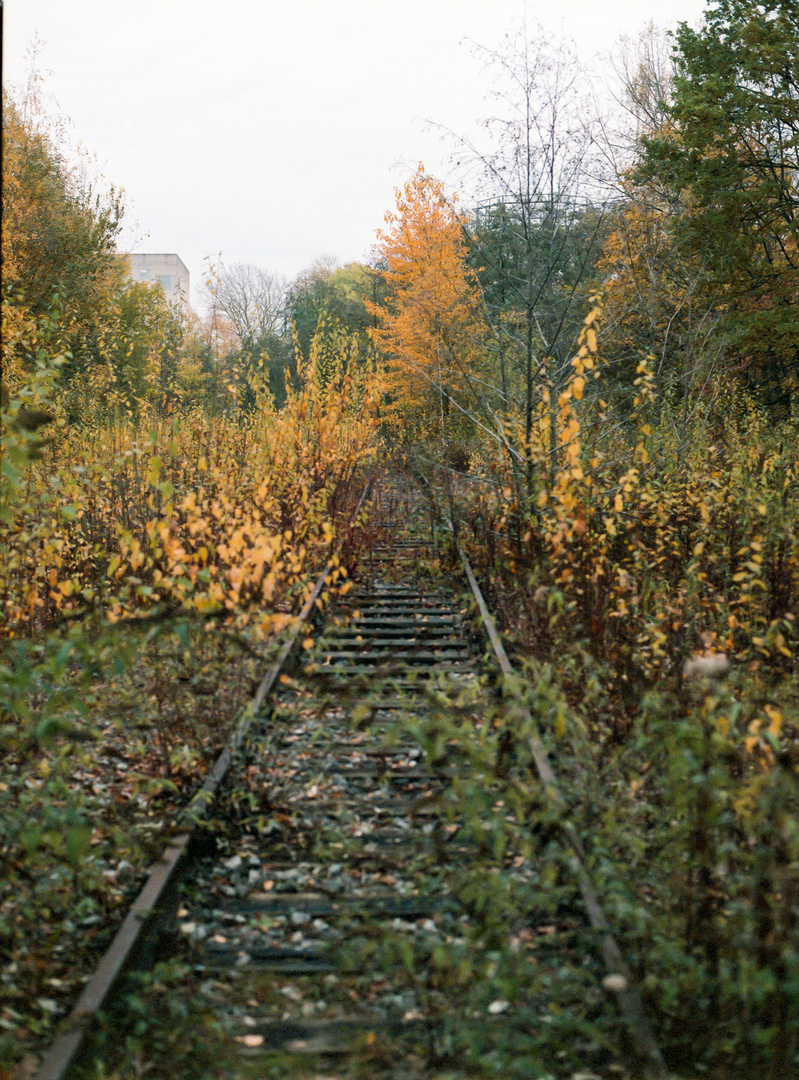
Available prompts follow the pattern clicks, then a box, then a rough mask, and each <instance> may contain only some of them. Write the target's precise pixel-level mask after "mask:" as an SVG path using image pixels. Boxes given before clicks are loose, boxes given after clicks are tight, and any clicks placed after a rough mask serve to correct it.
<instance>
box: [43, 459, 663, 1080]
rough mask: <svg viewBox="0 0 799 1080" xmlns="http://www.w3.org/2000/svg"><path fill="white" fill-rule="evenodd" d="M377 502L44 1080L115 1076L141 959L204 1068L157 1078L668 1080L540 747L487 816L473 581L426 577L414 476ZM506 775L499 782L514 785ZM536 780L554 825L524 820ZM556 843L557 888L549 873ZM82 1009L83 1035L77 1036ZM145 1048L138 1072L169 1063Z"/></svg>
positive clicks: (484, 681)
mask: <svg viewBox="0 0 799 1080" xmlns="http://www.w3.org/2000/svg"><path fill="white" fill-rule="evenodd" d="M375 500H376V512H375V515H374V517H375V521H376V523H377V525H378V526H379V527H378V528H377V533H378V536H379V537H380V540H379V542H377V543H376V544H375V545H373V547H372V549H371V550H370V551H369V553H368V555H367V556H366V557H365V559H364V561H363V562H362V564H361V567H360V570H359V575H358V583H357V586H356V588H355V589H354V590H353V591H352V592H351V593H349V594H348V595H347V597H346V598H345V599H344V601H342V602H340V603H339V604H338V605H337V606H336V607H335V609H334V610H333V611H332V612H331V613H330V615H329V617H328V618H327V620H326V621H325V623H324V624H323V625H322V626H321V627H319V628H318V629H317V630H315V631H306V637H305V641H304V644H305V646H306V647H305V648H303V649H302V650H301V659H300V661H299V663H298V664H296V665H295V667H294V669H293V670H292V671H291V672H290V673H286V672H285V671H283V670H278V669H277V668H276V669H275V671H274V672H273V674H272V678H271V682H270V684H269V686H268V688H266V689H265V688H264V687H262V691H261V692H260V695H259V697H260V700H259V701H258V702H257V703H256V704H257V709H256V710H255V713H256V715H255V717H254V719H253V721H252V723H251V724H250V726H249V728H248V730H247V731H246V732H242V733H241V736H240V738H239V740H238V742H237V744H236V745H235V746H234V747H233V748H232V751H231V753H230V754H229V755H228V761H227V762H226V765H225V769H224V770H223V769H219V770H217V771H218V772H219V773H220V775H219V776H218V777H217V780H216V781H215V782H214V783H218V784H219V787H218V790H217V789H216V787H214V785H213V784H212V789H211V790H210V791H209V792H207V795H208V798H207V800H206V801H208V802H209V803H210V802H211V796H212V795H213V796H214V805H213V809H212V811H211V813H210V816H207V817H206V820H205V821H204V824H203V827H202V829H201V830H200V832H199V833H197V832H195V833H194V834H192V838H191V839H190V840H189V839H187V840H186V841H185V842H184V841H183V839H182V838H181V840H180V842H176V844H175V845H174V846H173V849H172V854H171V855H170V854H169V853H167V856H166V859H165V863H164V868H163V869H162V870H161V877H162V878H163V881H161V883H160V885H159V887H158V888H157V889H156V887H155V886H153V890H152V891H153V892H154V894H156V898H155V899H154V901H152V902H150V904H149V906H148V907H146V913H147V924H148V928H149V929H148V932H147V933H144V934H142V935H140V938H139V940H138V942H137V944H136V946H135V948H134V949H132V950H131V955H132V956H133V958H134V959H133V960H131V956H130V955H126V956H125V957H124V958H121V957H116V958H112V960H111V961H110V962H109V970H110V972H111V974H110V975H109V976H108V977H107V978H106V980H105V981H106V984H107V986H106V990H105V991H104V993H103V994H100V992H99V990H98V991H96V992H95V996H94V997H92V996H91V994H90V995H89V999H88V1000H87V1001H85V1002H84V1004H83V1007H82V1013H81V1010H80V1009H78V1015H77V1016H75V1015H73V1023H72V1031H71V1032H70V1031H67V1033H66V1034H65V1036H64V1037H63V1038H62V1047H63V1051H62V1053H61V1057H60V1059H59V1058H58V1054H57V1050H58V1046H56V1047H54V1052H53V1054H51V1056H50V1058H49V1059H48V1060H47V1061H46V1062H45V1064H44V1067H43V1069H42V1070H41V1072H40V1074H39V1076H40V1080H61V1078H62V1077H64V1076H74V1077H81V1076H82V1077H89V1076H96V1075H97V1072H96V1068H97V1066H96V1059H97V1058H98V1056H99V1057H101V1058H102V1059H103V1060H104V1061H105V1065H104V1068H106V1070H107V1073H106V1074H107V1075H115V1074H114V1073H113V1069H114V1068H115V1060H116V1054H115V1051H116V1050H117V1049H118V1046H119V1044H120V1043H121V1041H122V1033H123V1032H124V1031H125V1029H126V1027H129V1026H130V1022H131V1019H133V1020H134V1021H135V1019H136V1016H135V1015H134V1016H133V1017H131V1012H132V1011H133V1012H134V1014H135V1002H137V1001H139V1000H141V998H142V994H143V991H141V990H140V989H136V984H135V976H134V982H133V983H131V981H130V979H131V976H130V974H128V976H127V979H128V981H127V982H122V981H120V973H123V972H124V971H128V972H129V971H130V969H131V967H132V966H138V968H141V967H142V966H145V967H146V966H147V965H148V964H149V965H152V964H153V963H154V962H155V961H156V960H160V961H167V962H168V964H171V965H172V967H171V969H170V970H171V974H170V976H169V979H170V980H171V981H170V984H169V985H170V993H171V995H173V997H174V998H176V999H177V1000H181V1001H183V1002H184V1003H185V1006H186V1010H187V1014H188V1016H189V1018H191V1017H194V1021H193V1022H194V1024H195V1025H196V1026H195V1030H196V1031H197V1032H199V1031H200V1030H201V1029H202V1031H203V1032H204V1034H203V1035H202V1037H201V1038H200V1036H199V1035H198V1043H202V1045H203V1047H204V1052H205V1053H206V1055H207V1065H206V1066H203V1067H205V1068H207V1071H206V1072H203V1073H200V1072H197V1071H196V1070H197V1069H198V1068H199V1067H200V1066H199V1065H198V1064H197V1061H195V1062H194V1064H193V1065H188V1064H184V1065H179V1063H178V1061H177V1058H178V1057H181V1059H182V1056H183V1051H182V1050H181V1051H180V1052H179V1053H178V1051H177V1049H175V1054H176V1060H175V1064H174V1071H170V1072H165V1073H164V1074H163V1080H167V1078H168V1077H170V1076H175V1077H184V1076H186V1077H188V1076H190V1075H192V1073H191V1071H187V1070H190V1069H194V1070H195V1072H194V1075H195V1077H196V1080H201V1077H202V1076H206V1075H207V1076H209V1077H212V1076H224V1077H229V1078H231V1080H247V1078H250V1077H263V1076H274V1077H282V1076H286V1077H298V1078H299V1077H305V1078H309V1080H310V1078H311V1077H316V1078H322V1077H324V1078H326V1080H332V1078H334V1077H336V1078H338V1077H342V1078H343V1077H349V1076H356V1077H364V1078H366V1077H369V1078H371V1077H374V1078H386V1080H387V1078H389V1077H391V1078H397V1080H399V1078H403V1080H415V1078H417V1077H418V1078H422V1077H425V1078H433V1077H440V1078H442V1080H443V1078H444V1077H447V1078H455V1077H461V1076H463V1077H466V1076H482V1075H499V1076H506V1075H507V1076H514V1075H517V1076H535V1075H551V1076H564V1077H573V1076H576V1075H580V1074H581V1073H582V1075H583V1076H588V1075H590V1076H594V1077H608V1078H610V1077H615V1078H617V1080H618V1078H619V1077H625V1076H626V1077H638V1076H641V1077H644V1076H646V1077H654V1078H657V1077H664V1076H666V1075H667V1073H666V1071H665V1069H664V1067H663V1065H662V1062H661V1061H660V1059H659V1054H658V1051H657V1047H656V1046H655V1044H654V1040H653V1039H652V1037H651V1033H650V1032H649V1029H648V1026H647V1024H646V1021H645V1019H644V1017H643V1013H642V1011H641V1009H640V1005H639V1003H638V999H637V997H636V995H635V994H634V992H633V990H632V987H631V979H630V976H629V973H628V972H627V971H626V969H625V968H624V965H623V960H622V959H621V955H620V953H619V950H618V947H617V946H616V944H615V941H614V940H613V938H612V936H611V934H610V931H609V928H608V927H607V925H606V923H605V922H604V917H603V916H602V913H601V909H600V908H599V905H598V902H597V901H596V898H595V897H594V895H593V892H592V887H591V883H590V880H589V879H588V876H587V871H586V870H585V857H584V852H582V849H581V842H580V840H579V838H578V837H576V836H570V835H569V826H568V824H567V823H563V824H562V827H560V825H559V823H558V820H557V819H558V809H559V804H558V800H559V799H561V798H562V797H561V796H560V794H559V791H558V788H557V781H556V779H555V777H554V774H553V773H552V772H551V770H549V765H548V762H547V759H546V754H545V752H544V749H543V745H542V744H541V742H540V740H539V739H538V737H537V736H536V735H535V734H532V735H531V736H525V739H526V751H525V752H527V753H529V757H530V761H531V763H532V762H535V764H536V767H538V769H539V773H540V772H541V769H542V768H543V770H544V773H543V774H542V775H539V778H538V780H537V781H536V783H537V785H538V786H537V788H536V784H534V783H532V782H531V784H530V785H529V789H530V790H529V792H528V793H527V795H526V796H525V798H526V799H527V800H528V802H527V803H525V802H524V800H522V802H520V803H519V804H518V805H513V804H512V803H511V802H510V801H508V802H507V805H505V801H504V799H508V796H507V794H506V795H505V796H504V799H503V798H497V795H496V792H495V793H494V794H493V795H490V798H491V799H494V800H495V801H494V802H493V803H491V802H490V801H489V802H486V798H487V797H488V795H487V792H488V789H489V788H490V786H491V783H492V782H493V780H495V779H496V777H493V778H492V777H491V776H489V777H486V776H485V775H481V774H480V770H479V768H478V769H475V767H474V757H473V755H472V753H471V750H470V746H471V745H473V746H474V747H475V748H477V747H479V745H480V744H481V741H482V743H485V742H486V740H489V741H490V740H491V739H493V738H495V736H496V732H497V730H498V728H499V726H500V725H499V720H498V718H501V716H502V709H503V707H504V706H503V703H502V701H501V699H500V697H499V696H498V694H497V692H496V690H495V689H493V688H492V685H491V683H492V682H493V680H492V679H491V678H486V673H487V672H490V671H491V670H492V668H493V670H494V671H496V670H497V669H500V670H501V671H502V672H505V674H507V673H508V672H507V671H506V670H505V669H506V667H507V669H508V671H509V665H508V661H507V657H505V656H504V650H502V646H501V642H500V641H499V638H498V637H497V635H496V632H495V631H494V630H493V624H491V623H490V616H488V613H487V610H486V609H485V604H484V602H483V601H482V597H481V596H480V595H479V588H478V587H477V585H476V582H475V583H474V588H475V590H476V592H475V596H474V599H473V600H472V601H469V602H467V601H465V600H464V598H463V595H462V594H461V593H457V592H453V591H452V590H450V589H448V588H446V587H445V586H444V585H443V584H438V585H436V584H434V579H432V578H431V577H430V576H425V575H424V574H423V573H422V572H421V565H422V564H423V563H424V562H425V560H427V559H429V557H430V556H431V554H432V553H431V550H430V546H429V535H428V529H427V525H426V522H425V506H424V504H423V503H422V502H421V501H420V499H419V497H418V494H417V493H416V491H415V489H414V488H413V486H412V485H409V484H408V483H406V482H403V481H401V480H399V481H394V482H393V483H388V484H384V485H383V486H382V488H381V489H380V490H379V491H378V493H377V495H376V496H375ZM466 565H467V574H470V573H471V570H470V568H468V564H466ZM481 607H482V609H483V614H484V616H485V617H487V618H488V623H486V624H485V625H487V626H488V627H489V637H491V636H493V640H494V658H493V661H492V662H491V664H489V666H488V667H486V664H485V658H484V655H483V654H484V652H485V639H484V638H481V637H480V636H479V634H478V632H477V630H478V623H477V622H476V617H477V615H478V614H479V610H480V608H481ZM312 610H313V602H312V601H311V604H310V606H309V611H312ZM503 665H504V666H503ZM517 712H518V708H517ZM489 756H490V755H489ZM511 756H512V754H511ZM498 761H499V757H498V755H495V756H494V764H493V766H492V768H493V769H494V772H495V773H496V776H497V777H498V776H500V775H501V774H502V772H503V770H504V771H505V772H506V773H507V772H508V771H510V772H512V771H513V766H512V764H511V765H508V764H507V762H502V763H499V764H498ZM524 768H525V769H526V770H527V772H528V773H530V771H531V766H530V767H527V766H526V765H525V766H524ZM547 770H549V772H547ZM222 772H224V774H225V775H224V781H223V780H222V776H221V774H222ZM517 786H518V785H517ZM542 789H546V791H547V792H548V793H549V797H550V800H551V801H552V804H553V807H554V809H553V812H552V814H551V815H550V818H551V822H550V824H549V825H547V826H546V827H543V828H542V826H541V821H540V819H536V821H535V823H533V822H532V818H530V824H529V828H528V827H527V822H526V820H525V817H526V815H527V816H528V817H529V816H530V815H529V807H530V805H532V803H533V802H535V800H536V799H538V800H539V801H540V800H541V797H542V796H541V791H542ZM502 790H504V791H506V792H507V791H510V790H512V787H511V788H507V787H506V788H502V785H500V787H499V788H497V791H500V793H501V791H502ZM536 790H537V791H538V794H535V791H536ZM530 800H532V802H531V801H530ZM498 820H500V821H502V822H503V826H502V828H500V827H498V825H497V821H498ZM547 820H549V819H547ZM553 845H555V846H557V847H558V850H559V851H562V853H563V854H562V857H560V862H561V863H562V864H563V865H564V866H565V865H566V864H567V863H569V862H570V864H571V867H572V870H573V879H572V881H571V883H570V884H569V883H567V884H564V882H563V881H561V880H555V879H554V878H551V873H552V870H551V868H552V865H553V857H552V846H553ZM556 861H557V860H556ZM547 875H550V879H548V880H549V885H550V886H551V888H549V886H548V885H547V880H545V879H546V878H547ZM548 889H549V893H550V894H551V895H550V896H549V897H548V896H547V890H548ZM592 906H593V908H592ZM143 910H144V909H143ZM153 913H155V914H153ZM586 913H587V914H586ZM112 948H113V947H112ZM608 975H610V976H611V978H610V980H609V979H608ZM603 979H604V983H605V990H603ZM614 979H615V981H614ZM558 981H560V983H561V986H560V991H559V992H560V996H561V998H562V997H563V992H562V991H563V984H564V983H569V981H571V984H573V986H572V988H571V989H570V990H568V989H567V991H566V997H567V998H568V996H569V994H571V996H572V997H573V998H574V1003H575V1015H576V1016H577V1017H578V1019H577V1021H576V1022H575V1023H573V1024H572V1025H571V1027H569V1025H565V1024H563V1023H561V1020H560V1018H559V1017H558V1016H557V1015H553V1014H552V1012H551V1009H550V1004H551V1000H552V998H553V996H554V995H553V993H552V987H553V986H554V985H555V984H557V983H558ZM145 985H149V986H150V988H151V989H152V986H153V983H152V978H151V981H150V982H149V983H147V982H146V977H145ZM548 988H549V990H548ZM87 990H89V991H91V987H89V988H87ZM608 990H609V991H610V993H608V992H606V991H608ZM614 995H615V996H614ZM145 996H146V995H145ZM131 1003H134V1004H133V1005H132V1004H131ZM98 1014H99V1017H100V1023H99V1031H100V1035H99V1037H93V1039H89V1040H83V1039H78V1038H77V1035H76V1031H75V1028H76V1025H77V1026H80V1024H81V1023H82V1019H81V1018H83V1019H84V1020H85V1019H86V1018H88V1019H94V1018H95V1016H96V1015H98ZM209 1017H210V1018H211V1019H210V1020H209ZM151 1019H152V1018H151ZM149 1022H151V1020H150V1021H147V1023H149ZM139 1024H140V1026H141V1024H142V1021H141V1019H140V1020H139ZM625 1025H626V1029H625V1030H626V1034H625V1035H624V1036H623V1037H618V1036H619V1031H620V1029H621V1028H625ZM84 1026H85V1025H84ZM145 1026H146V1025H145ZM184 1028H185V1025H184ZM166 1029H167V1032H168V1029H169V1023H168V1022H167V1024H166ZM581 1029H582V1033H581ZM161 1030H162V1032H163V1024H162V1025H161ZM182 1030H183V1029H182ZM188 1030H191V1026H190V1025H189V1028H188ZM207 1031H212V1033H213V1034H212V1035H211V1036H209V1035H208V1034H207ZM597 1032H599V1033H602V1032H604V1033H605V1034H606V1035H607V1038H606V1039H605V1040H604V1041H603V1039H602V1038H601V1037H600V1038H597ZM182 1037H183V1038H185V1037H186V1035H185V1031H184V1034H183V1036H182ZM70 1038H71V1042H69V1040H70ZM144 1039H145V1045H146V1044H147V1042H148V1039H149V1036H148V1035H147V1034H146V1033H145V1036H144ZM158 1039H160V1040H161V1042H163V1043H164V1045H167V1044H168V1042H169V1039H168V1034H167V1035H164V1034H163V1033H162V1034H161V1035H160V1036H158V1037H157V1038H156V1036H155V1035H153V1036H152V1040H153V1041H154V1042H155V1041H158ZM209 1040H210V1041H209ZM67 1043H69V1045H68V1048H67ZM621 1045H625V1046H626V1047H627V1050H628V1057H627V1062H626V1063H625V1060H624V1059H623V1058H622V1057H621V1056H620V1053H619V1051H618V1049H617V1048H618V1047H619V1046H621ZM159 1053H161V1058H160V1061H161V1064H160V1066H156V1069H157V1068H160V1069H162V1070H163V1069H164V1068H169V1069H172V1066H171V1065H167V1066H165V1065H164V1064H163V1062H164V1060H166V1059H165V1058H164V1050H163V1047H161V1049H160V1050H159ZM189 1058H190V1056H189ZM186 1060H189V1059H188V1058H187V1059H186ZM197 1060H199V1059H197ZM630 1061H637V1065H632V1066H629V1068H632V1070H633V1071H629V1068H628V1065H629V1062H630ZM70 1062H71V1063H72V1064H70ZM636 1069H638V1070H640V1071H635V1070H636ZM181 1070H182V1071H181ZM536 1070H537V1071H536ZM120 1075H122V1074H120ZM124 1075H125V1076H127V1075H128V1073H125V1074H124ZM130 1075H134V1073H130ZM149 1075H157V1076H158V1077H159V1078H161V1076H162V1074H161V1073H160V1072H157V1071H155V1072H153V1070H152V1068H151V1069H150V1072H149Z"/></svg>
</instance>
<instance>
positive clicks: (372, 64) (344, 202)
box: [3, 0, 707, 306]
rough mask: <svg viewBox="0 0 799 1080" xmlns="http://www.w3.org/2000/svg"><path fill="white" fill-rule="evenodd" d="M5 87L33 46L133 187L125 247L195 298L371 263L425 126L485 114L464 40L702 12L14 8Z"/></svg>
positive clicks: (173, 1) (91, 4) (427, 149)
mask: <svg viewBox="0 0 799 1080" xmlns="http://www.w3.org/2000/svg"><path fill="white" fill-rule="evenodd" d="M3 6H4V34H3V81H4V84H5V85H6V86H8V87H11V88H14V87H18V86H20V85H22V84H24V83H25V81H26V79H27V73H28V70H29V68H30V58H29V54H30V48H31V45H32V43H33V41H34V39H36V38H38V39H39V40H40V41H41V42H42V47H41V50H40V52H39V56H38V61H37V63H38V67H39V69H40V71H41V72H42V73H46V81H45V84H44V89H45V92H46V93H47V94H48V95H52V98H51V100H50V103H49V108H50V109H51V111H53V112H57V113H58V114H60V115H63V116H65V117H68V118H69V120H70V121H71V124H72V131H73V133H74V137H75V139H76V140H79V141H80V142H81V143H83V144H84V145H85V146H86V148H87V149H88V150H89V151H90V152H91V153H92V154H94V155H95V156H96V158H97V161H98V168H99V169H100V170H101V171H102V173H103V175H104V177H105V178H107V180H108V181H109V182H111V183H113V184H114V185H116V186H117V187H121V188H123V189H124V192H125V203H126V206H127V208H128V211H127V215H126V223H127V228H126V232H125V234H124V237H123V240H122V245H123V246H125V248H126V249H128V250H136V251H142V252H146V251H156V252H177V254H178V255H179V256H180V257H181V258H182V259H183V261H184V262H185V263H186V265H187V266H188V268H189V270H190V272H191V280H192V299H193V301H194V303H195V306H198V302H197V293H198V289H199V286H200V285H201V281H202V276H203V272H204V266H205V263H204V260H205V258H206V257H208V256H210V257H212V258H213V259H214V261H216V260H217V259H218V255H219V253H220V252H221V254H222V260H223V261H224V262H225V263H227V264H228V265H232V264H233V263H237V262H245V263H255V264H256V265H258V266H261V267H263V268H265V269H269V270H273V271H275V272H278V273H281V274H284V275H286V276H287V277H288V278H293V277H294V276H295V275H296V274H297V273H298V272H299V271H300V270H302V269H303V268H305V267H307V266H308V265H310V264H311V263H312V262H313V261H314V260H315V259H317V258H319V257H321V256H324V255H331V256H334V257H335V258H337V259H338V260H339V261H340V262H342V263H346V262H351V261H354V260H359V261H364V260H366V259H367V258H368V252H369V248H370V247H371V245H372V243H373V241H374V233H375V229H377V228H379V227H380V225H381V224H382V221H383V216H384V214H385V212H386V211H387V210H389V209H391V208H392V207H393V204H394V200H393V190H394V188H395V187H397V186H399V185H400V184H402V183H403V182H404V180H405V179H407V177H408V175H409V171H410V169H411V168H413V167H415V164H416V163H417V162H418V161H420V160H421V161H423V162H424V164H425V167H426V170H427V171H428V172H430V173H433V174H435V175H439V176H441V177H442V178H446V174H447V169H446V166H445V165H444V158H445V156H446V146H445V145H444V144H443V143H442V142H441V140H440V136H439V134H438V133H437V132H436V131H435V130H434V129H431V128H430V126H429V125H428V124H426V122H425V121H427V120H433V121H435V122H436V123H438V124H442V125H445V126H447V127H449V128H450V129H452V130H454V131H457V132H459V133H466V132H467V131H468V130H469V128H470V125H472V124H473V123H474V122H475V120H476V119H478V118H480V117H483V116H486V115H488V112H489V111H490V110H489V107H488V106H487V104H486V102H485V95H486V93H487V91H488V83H487V76H486V74H485V72H484V71H483V69H482V67H481V64H480V62H479V61H478V60H477V59H476V58H475V57H474V55H473V43H475V42H476V43H478V44H479V45H482V46H485V47H487V48H496V47H497V46H499V45H500V44H501V42H502V40H503V38H504V36H505V34H506V33H507V32H508V31H510V30H512V29H513V27H514V25H517V24H518V23H519V21H520V19H521V17H522V16H523V15H524V12H525V7H526V10H527V19H528V21H535V20H538V21H540V22H541V23H542V24H543V25H544V27H545V28H546V29H547V30H550V31H552V32H554V33H555V34H557V35H563V36H565V37H569V38H573V39H574V40H575V42H576V44H577V47H578V49H579V52H580V55H581V58H582V59H586V60H587V59H589V58H590V57H591V56H592V55H594V54H597V53H599V54H604V53H605V52H606V51H607V50H609V49H611V48H612V46H613V45H614V43H615V42H616V41H617V40H618V38H619V37H620V35H622V34H627V35H628V36H630V37H636V36H637V35H638V33H639V32H640V31H641V30H642V29H643V28H644V27H645V26H646V24H647V23H648V22H649V21H650V20H651V21H654V22H655V23H656V24H658V25H666V26H669V27H672V28H673V27H674V26H675V25H676V23H677V22H678V21H686V22H689V23H691V24H692V25H696V24H697V23H698V21H699V19H700V17H701V13H702V12H703V10H704V9H705V8H706V6H707V5H706V3H705V2H704V0H603V2H599V0H557V2H555V0H528V2H527V4H526V5H525V2H524V0H391V2H390V3H389V2H386V0H224V2H222V0H5V3H4V5H3Z"/></svg>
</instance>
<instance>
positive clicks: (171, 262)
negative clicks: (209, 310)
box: [126, 252, 191, 307]
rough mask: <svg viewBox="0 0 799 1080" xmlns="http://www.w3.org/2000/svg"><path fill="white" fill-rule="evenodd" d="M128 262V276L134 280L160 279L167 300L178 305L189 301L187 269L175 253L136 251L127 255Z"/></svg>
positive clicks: (149, 280)
mask: <svg viewBox="0 0 799 1080" xmlns="http://www.w3.org/2000/svg"><path fill="white" fill-rule="evenodd" d="M126 258H127V259H128V261H129V263H130V276H131V277H132V278H133V280H134V281H144V282H148V283H149V284H151V285H152V284H154V283H155V282H156V281H160V282H161V284H162V285H163V287H164V293H165V294H166V298H167V300H169V302H170V303H172V304H174V305H175V306H176V307H179V306H180V304H181V303H184V304H189V303H190V299H189V298H190V295H191V294H190V292H189V285H190V281H189V271H188V269H187V267H186V264H185V263H184V262H183V260H182V259H181V258H179V257H178V256H177V255H171V254H169V255H167V254H150V253H144V252H142V253H136V254H134V255H127V256H126Z"/></svg>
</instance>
